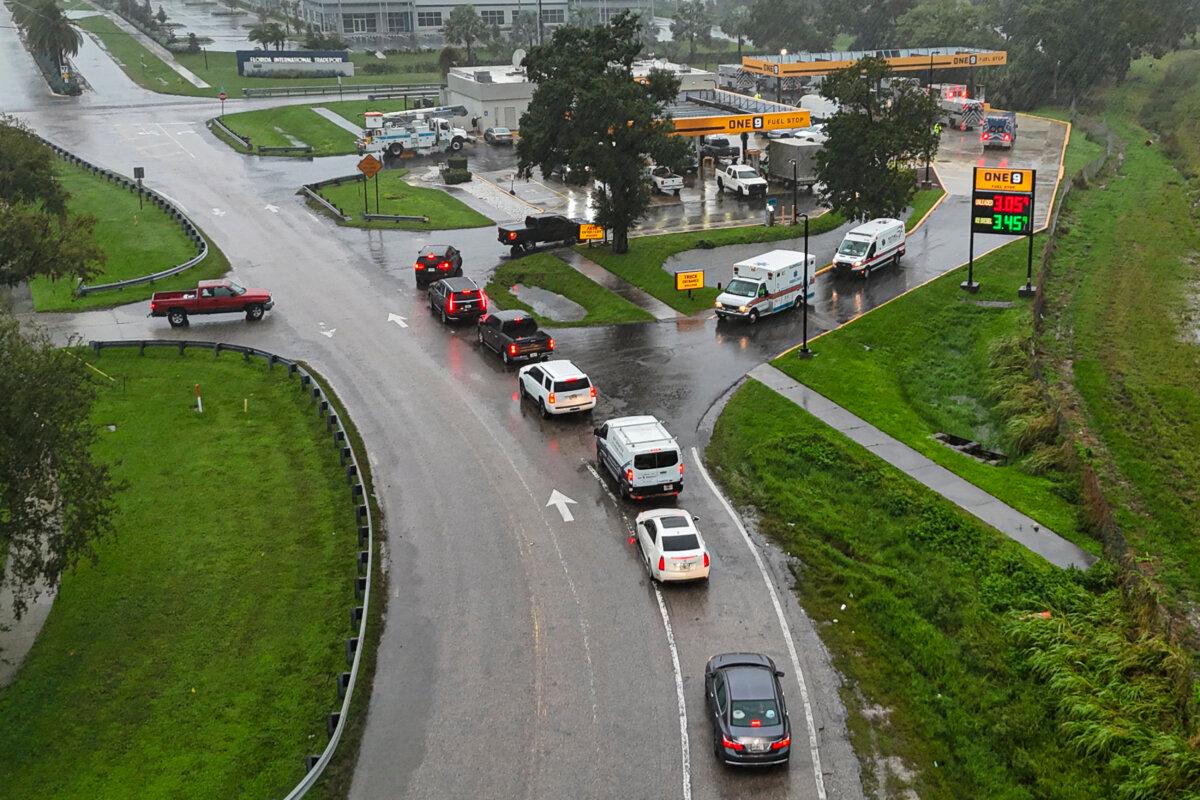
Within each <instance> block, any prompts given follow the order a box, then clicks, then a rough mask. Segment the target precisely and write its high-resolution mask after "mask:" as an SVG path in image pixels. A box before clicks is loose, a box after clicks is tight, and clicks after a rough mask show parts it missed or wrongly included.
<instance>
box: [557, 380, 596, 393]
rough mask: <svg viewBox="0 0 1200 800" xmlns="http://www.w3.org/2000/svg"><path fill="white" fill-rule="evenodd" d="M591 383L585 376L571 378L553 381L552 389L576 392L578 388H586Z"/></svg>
mask: <svg viewBox="0 0 1200 800" xmlns="http://www.w3.org/2000/svg"><path fill="white" fill-rule="evenodd" d="M591 385H592V384H591V382H589V381H588V379H587V378H571V379H570V380H568V381H555V382H554V391H556V392H578V391H579V390H580V389H586V388H588V387H589V386H591Z"/></svg>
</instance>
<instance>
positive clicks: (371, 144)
mask: <svg viewBox="0 0 1200 800" xmlns="http://www.w3.org/2000/svg"><path fill="white" fill-rule="evenodd" d="M466 113H467V109H466V107H464V106H440V107H438V108H414V109H412V110H410V111H389V112H386V113H385V112H382V111H367V112H366V113H364V114H363V134H362V136H361V137H359V139H358V152H359V153H387V154H388V155H389V156H399V155H401V154H402V153H404V152H405V151H409V152H413V153H419V154H421V155H425V154H428V153H433V152H435V151H439V152H441V151H451V150H453V151H458V150H461V149H462V148H463V145H464V144H466V143H468V142H474V141H475V137H473V136H470V135H468V134H467V132H466V131H465V130H463V129H462V128H457V127H455V126H454V125H452V124H451V122H450V119H449V118H450V117H461V116H465V115H466Z"/></svg>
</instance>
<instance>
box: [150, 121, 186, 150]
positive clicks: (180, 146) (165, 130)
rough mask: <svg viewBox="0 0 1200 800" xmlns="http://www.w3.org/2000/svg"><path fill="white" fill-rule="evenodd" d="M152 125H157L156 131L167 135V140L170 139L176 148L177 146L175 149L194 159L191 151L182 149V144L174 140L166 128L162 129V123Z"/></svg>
mask: <svg viewBox="0 0 1200 800" xmlns="http://www.w3.org/2000/svg"><path fill="white" fill-rule="evenodd" d="M154 124H155V125H157V126H158V129H159V130H161V131H162V132H163V133H165V134H166V135H167V138H168V139H170V140H171V141H172V142H174V143H175V145H176V146H177V147H178V148H179V149H180V150H182V151H183V152H185V153H187V154H188V155H189V156H191V157H192V158H195V157H196V154H195V153H193V152H192V151H191V150H188V149H187V148H186V147H184V146H183V144H182V143H181V142H180V141H179V140H178V139H176V138H175V137H174V136H172V135H171V132H170V131H168V130H167V129H166V128H164V127H163V126H162V123H159V122H156V123H154Z"/></svg>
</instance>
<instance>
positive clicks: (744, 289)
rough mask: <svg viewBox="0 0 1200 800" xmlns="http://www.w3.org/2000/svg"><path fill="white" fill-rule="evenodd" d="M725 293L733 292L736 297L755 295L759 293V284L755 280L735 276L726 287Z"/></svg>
mask: <svg viewBox="0 0 1200 800" xmlns="http://www.w3.org/2000/svg"><path fill="white" fill-rule="evenodd" d="M725 293H726V294H731V295H733V296H734V297H755V296H757V295H758V284H757V283H755V282H754V281H746V280H742V279H741V278H734V279H733V280H731V281H730V282H729V285H728V286H726V287H725Z"/></svg>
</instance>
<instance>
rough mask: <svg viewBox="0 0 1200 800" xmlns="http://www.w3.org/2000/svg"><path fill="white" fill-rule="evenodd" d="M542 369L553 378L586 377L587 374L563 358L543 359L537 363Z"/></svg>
mask: <svg viewBox="0 0 1200 800" xmlns="http://www.w3.org/2000/svg"><path fill="white" fill-rule="evenodd" d="M538 366H540V367H541V368H542V371H543V372H545V373H546V374H547V375H549V376H550V377H551V378H553V379H555V380H562V379H564V378H586V377H587V374H586V373H585V372H584V371H583V370H581V369H580V368H579V367H577V366H575V365H574V364H573V363H572V362H570V361H568V360H567V359H565V358H559V359H556V360H554V361H543V362H542V363H541V364H539V365H538Z"/></svg>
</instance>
